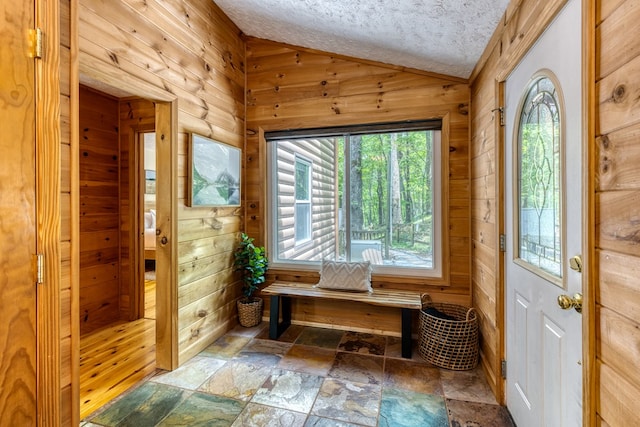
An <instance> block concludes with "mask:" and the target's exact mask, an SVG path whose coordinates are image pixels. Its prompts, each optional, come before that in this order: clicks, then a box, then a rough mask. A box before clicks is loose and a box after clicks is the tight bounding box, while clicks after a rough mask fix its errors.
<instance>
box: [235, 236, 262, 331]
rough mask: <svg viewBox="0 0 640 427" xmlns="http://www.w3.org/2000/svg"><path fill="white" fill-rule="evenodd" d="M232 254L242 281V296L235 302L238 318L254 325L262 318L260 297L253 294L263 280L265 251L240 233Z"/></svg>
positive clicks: (251, 239) (242, 323) (249, 324)
mask: <svg viewBox="0 0 640 427" xmlns="http://www.w3.org/2000/svg"><path fill="white" fill-rule="evenodd" d="M234 256H235V261H234V266H235V268H236V271H240V272H241V273H242V283H243V284H242V294H243V297H242V298H240V299H239V300H238V302H237V306H238V319H239V321H240V324H241V325H242V326H245V327H252V326H256V325H257V324H258V323H260V321H261V320H262V298H258V297H255V296H254V295H253V294H254V292H255V291H256V290H258V288H259V287H260V284H262V283H264V281H265V274H266V272H267V268H268V266H269V261H268V259H267V253H266V250H265V248H264V247H263V246H256V245H254V243H253V238H251V237H249V236H247V235H246V234H245V233H242V235H241V237H240V245H239V246H238V249H236V251H235V253H234Z"/></svg>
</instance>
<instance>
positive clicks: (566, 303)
mask: <svg viewBox="0 0 640 427" xmlns="http://www.w3.org/2000/svg"><path fill="white" fill-rule="evenodd" d="M558 305H559V306H560V308H561V309H563V310H569V309H572V308H573V309H575V310H576V311H577V312H578V313H582V294H580V293H577V294H574V295H573V298H572V297H570V296H569V295H564V294H563V295H560V296H558Z"/></svg>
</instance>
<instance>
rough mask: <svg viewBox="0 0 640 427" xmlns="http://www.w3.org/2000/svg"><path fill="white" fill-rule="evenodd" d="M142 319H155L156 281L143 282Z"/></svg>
mask: <svg viewBox="0 0 640 427" xmlns="http://www.w3.org/2000/svg"><path fill="white" fill-rule="evenodd" d="M144 318H145V319H155V318H156V281H155V280H145V281H144Z"/></svg>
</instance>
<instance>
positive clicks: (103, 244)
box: [78, 86, 121, 335]
mask: <svg viewBox="0 0 640 427" xmlns="http://www.w3.org/2000/svg"><path fill="white" fill-rule="evenodd" d="M79 105H80V122H79V126H80V141H79V150H80V155H79V159H80V169H79V171H80V283H79V287H80V290H79V292H80V312H79V313H78V315H79V316H80V334H81V335H84V334H86V333H88V332H91V331H94V330H96V329H99V328H101V327H104V326H106V325H109V324H112V323H113V322H116V321H118V320H120V318H121V316H120V289H119V288H120V228H121V227H120V186H119V183H118V181H119V176H120V173H119V169H120V167H119V164H120V149H119V147H120V144H119V141H118V137H119V135H118V121H119V120H118V119H119V118H118V100H117V99H115V98H113V97H112V96H109V95H106V94H104V93H101V92H97V91H94V90H92V89H89V88H86V87H84V86H81V87H80V104H79Z"/></svg>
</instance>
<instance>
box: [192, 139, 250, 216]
mask: <svg viewBox="0 0 640 427" xmlns="http://www.w3.org/2000/svg"><path fill="white" fill-rule="evenodd" d="M240 155H241V151H240V149H239V148H236V147H232V146H231V145H227V144H223V143H221V142H218V141H215V140H213V139H211V138H206V137H204V136H201V135H198V134H195V133H192V134H190V138H189V198H188V199H189V200H188V204H189V206H194V207H195V206H240V171H241V162H240Z"/></svg>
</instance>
